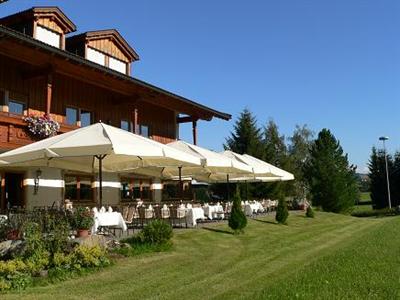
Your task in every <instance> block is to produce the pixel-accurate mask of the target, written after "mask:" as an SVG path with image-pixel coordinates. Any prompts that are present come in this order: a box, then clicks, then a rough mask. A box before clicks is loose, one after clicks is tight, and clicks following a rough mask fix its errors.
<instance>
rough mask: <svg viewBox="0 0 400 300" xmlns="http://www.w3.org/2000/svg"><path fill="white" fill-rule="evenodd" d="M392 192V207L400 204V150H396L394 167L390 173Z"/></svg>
mask: <svg viewBox="0 0 400 300" xmlns="http://www.w3.org/2000/svg"><path fill="white" fill-rule="evenodd" d="M390 188H391V189H390V192H391V196H392V197H391V200H392V207H397V206H399V205H400V152H396V153H395V155H394V160H393V168H392V170H391V173H390Z"/></svg>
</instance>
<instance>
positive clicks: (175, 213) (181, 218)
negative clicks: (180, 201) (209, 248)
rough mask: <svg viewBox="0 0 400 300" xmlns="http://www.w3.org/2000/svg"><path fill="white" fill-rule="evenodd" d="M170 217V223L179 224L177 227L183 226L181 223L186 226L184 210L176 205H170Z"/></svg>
mask: <svg viewBox="0 0 400 300" xmlns="http://www.w3.org/2000/svg"><path fill="white" fill-rule="evenodd" d="M169 213H170V218H171V225H172V226H174V225H179V227H181V228H182V227H183V225H185V226H186V228H187V227H188V224H187V220H186V210H184V209H181V208H178V207H176V206H174V207H170V210H169Z"/></svg>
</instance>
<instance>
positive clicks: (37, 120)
mask: <svg viewBox="0 0 400 300" xmlns="http://www.w3.org/2000/svg"><path fill="white" fill-rule="evenodd" d="M23 120H24V121H25V122H26V123H27V125H28V131H29V133H30V134H31V135H32V136H33V137H35V138H39V139H44V138H48V137H51V136H55V135H56V134H57V132H58V131H59V130H60V124H59V123H58V122H57V121H55V120H53V119H52V118H51V117H50V116H48V115H43V116H35V115H31V116H29V117H24V118H23Z"/></svg>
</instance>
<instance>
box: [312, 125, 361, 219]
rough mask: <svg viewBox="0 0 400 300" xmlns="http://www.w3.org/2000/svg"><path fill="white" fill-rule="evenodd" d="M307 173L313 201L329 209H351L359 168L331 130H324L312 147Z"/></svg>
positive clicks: (343, 210) (342, 210)
mask: <svg viewBox="0 0 400 300" xmlns="http://www.w3.org/2000/svg"><path fill="white" fill-rule="evenodd" d="M306 176H307V179H308V182H309V185H310V191H311V194H312V196H313V204H314V205H316V206H321V207H322V209H323V210H325V211H330V212H336V213H345V212H348V211H349V210H350V209H351V207H353V205H354V203H355V201H356V200H357V197H358V186H357V180H356V176H355V167H353V166H350V165H349V162H348V158H347V154H344V153H343V149H342V147H341V146H340V143H339V141H337V140H336V138H335V137H334V136H333V135H332V133H331V132H330V131H329V130H328V129H323V130H321V132H320V133H319V134H318V138H317V139H316V140H315V141H314V142H313V144H312V146H311V150H310V160H309V162H308V163H307V165H306Z"/></svg>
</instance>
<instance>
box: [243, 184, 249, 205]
mask: <svg viewBox="0 0 400 300" xmlns="http://www.w3.org/2000/svg"><path fill="white" fill-rule="evenodd" d="M244 183H245V184H246V200H249V184H248V182H247V180H245V182H244Z"/></svg>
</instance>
